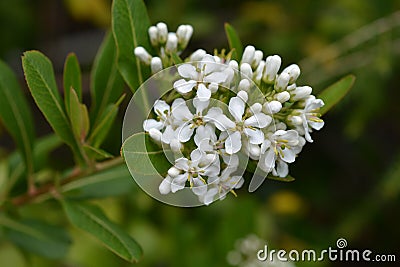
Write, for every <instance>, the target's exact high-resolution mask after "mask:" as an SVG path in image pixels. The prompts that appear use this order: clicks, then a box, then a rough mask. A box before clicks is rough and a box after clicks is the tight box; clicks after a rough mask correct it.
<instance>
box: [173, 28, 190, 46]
mask: <svg viewBox="0 0 400 267" xmlns="http://www.w3.org/2000/svg"><path fill="white" fill-rule="evenodd" d="M192 34H193V27H192V26H191V25H180V26H179V27H178V29H177V30H176V36H177V37H178V44H179V46H180V48H181V49H182V50H183V49H185V48H186V46H187V45H188V43H189V40H190V38H191V37H192Z"/></svg>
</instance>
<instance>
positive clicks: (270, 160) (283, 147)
mask: <svg viewBox="0 0 400 267" xmlns="http://www.w3.org/2000/svg"><path fill="white" fill-rule="evenodd" d="M303 145H304V138H302V137H299V134H298V132H297V131H295V130H288V131H285V130H277V131H276V132H275V133H274V134H272V135H271V136H269V138H268V139H265V140H264V142H263V144H262V145H261V153H262V155H261V157H260V168H261V169H262V170H264V171H265V172H270V171H271V170H272V169H273V168H274V167H275V162H276V160H277V159H278V158H280V159H281V160H282V161H284V162H287V163H292V162H294V161H295V159H296V155H297V154H298V153H299V152H300V151H301V149H302V147H303Z"/></svg>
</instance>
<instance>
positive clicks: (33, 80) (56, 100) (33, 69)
mask: <svg viewBox="0 0 400 267" xmlns="http://www.w3.org/2000/svg"><path fill="white" fill-rule="evenodd" d="M22 66H23V69H24V73H25V79H26V81H27V83H28V87H29V89H30V91H31V94H32V96H33V99H34V100H35V102H36V104H37V106H38V107H39V109H40V110H41V111H42V113H43V115H44V116H45V118H46V119H47V121H48V122H49V123H50V125H51V127H52V128H53V130H54V131H55V132H56V134H57V135H58V136H60V138H61V139H62V140H63V141H64V142H65V143H66V144H68V145H69V146H70V147H71V148H72V150H73V152H74V154H75V157H76V159H77V160H78V162H80V163H81V164H84V163H83V162H84V160H83V156H82V153H81V151H80V149H79V146H78V144H77V142H76V139H75V136H74V133H73V131H72V127H71V124H70V121H69V119H68V116H67V114H66V112H65V110H64V105H63V103H62V100H61V96H60V94H59V92H58V89H57V84H56V80H55V76H54V70H53V65H52V64H51V62H50V60H49V59H48V58H47V57H46V56H44V55H43V54H42V53H40V52H39V51H28V52H25V53H24V56H23V57H22Z"/></svg>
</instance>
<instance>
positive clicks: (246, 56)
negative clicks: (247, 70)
mask: <svg viewBox="0 0 400 267" xmlns="http://www.w3.org/2000/svg"><path fill="white" fill-rule="evenodd" d="M255 52H256V49H255V47H254V46H252V45H248V46H246V48H245V49H244V51H243V56H242V61H241V63H242V64H243V63H247V64H251V62H253V60H254V53H255Z"/></svg>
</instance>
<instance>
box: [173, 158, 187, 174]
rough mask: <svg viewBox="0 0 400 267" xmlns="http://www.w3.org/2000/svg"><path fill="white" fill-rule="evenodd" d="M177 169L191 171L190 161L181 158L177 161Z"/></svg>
mask: <svg viewBox="0 0 400 267" xmlns="http://www.w3.org/2000/svg"><path fill="white" fill-rule="evenodd" d="M175 168H177V169H179V170H183V171H185V172H186V171H188V170H189V160H188V159H187V158H179V159H176V160H175Z"/></svg>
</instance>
